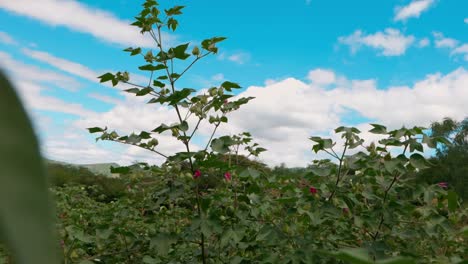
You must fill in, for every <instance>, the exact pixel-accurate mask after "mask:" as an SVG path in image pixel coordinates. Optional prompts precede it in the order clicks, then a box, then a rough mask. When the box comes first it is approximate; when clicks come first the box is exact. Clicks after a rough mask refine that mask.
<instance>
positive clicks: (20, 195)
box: [0, 72, 59, 264]
mask: <svg viewBox="0 0 468 264" xmlns="http://www.w3.org/2000/svg"><path fill="white" fill-rule="evenodd" d="M0 91H1V96H0V120H1V121H2V125H1V129H0V161H1V164H2V165H1V166H0V217H1V221H0V234H1V235H2V242H6V245H7V246H8V247H9V248H10V249H11V250H12V251H11V252H13V258H14V260H15V263H37V264H55V263H57V264H58V263H59V261H58V259H57V256H58V254H57V251H56V249H57V247H56V245H57V240H56V239H55V237H54V220H53V215H54V213H53V211H54V210H53V209H52V205H51V201H50V199H49V191H48V184H47V175H46V173H45V169H44V165H43V159H42V157H41V155H40V152H39V144H38V142H37V139H36V136H35V133H34V131H33V127H32V125H31V122H30V121H29V118H28V116H27V114H26V111H25V109H24V107H23V106H22V104H21V101H20V100H19V98H18V96H17V95H16V93H15V90H14V88H13V87H12V85H11V84H10V83H9V82H8V80H7V79H6V78H5V77H4V75H3V74H2V73H1V72H0Z"/></svg>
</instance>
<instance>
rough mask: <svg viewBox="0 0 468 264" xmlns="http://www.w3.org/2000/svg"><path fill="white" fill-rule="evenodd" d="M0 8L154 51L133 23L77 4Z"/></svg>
mask: <svg viewBox="0 0 468 264" xmlns="http://www.w3.org/2000/svg"><path fill="white" fill-rule="evenodd" d="M0 8H1V9H4V10H6V11H9V12H12V13H15V14H18V15H22V16H26V17H29V18H32V19H35V20H38V21H41V22H43V23H45V24H48V25H51V26H64V27H67V28H69V29H71V30H73V31H78V32H81V33H86V34H90V35H92V36H93V37H95V38H97V39H100V40H103V41H106V42H110V43H115V44H119V45H123V46H134V45H138V46H142V47H154V42H153V41H152V40H151V38H150V37H147V36H143V35H141V34H140V33H139V31H138V28H137V27H134V26H130V23H131V21H127V20H122V19H119V18H117V17H116V16H115V15H114V14H112V13H109V12H107V11H104V10H100V9H97V8H93V7H90V6H87V5H85V4H83V3H81V2H78V1H75V0H41V1H35V0H15V1H11V0H0ZM164 39H165V40H167V41H168V42H173V41H174V40H175V37H174V36H173V35H168V34H165V35H164Z"/></svg>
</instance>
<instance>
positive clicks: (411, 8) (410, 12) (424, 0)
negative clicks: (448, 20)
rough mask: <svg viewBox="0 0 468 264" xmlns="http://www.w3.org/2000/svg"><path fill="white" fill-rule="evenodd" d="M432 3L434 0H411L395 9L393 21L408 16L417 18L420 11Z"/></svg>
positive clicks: (402, 19)
mask: <svg viewBox="0 0 468 264" xmlns="http://www.w3.org/2000/svg"><path fill="white" fill-rule="evenodd" d="M432 4H434V0H413V1H412V2H411V3H409V4H408V5H406V6H403V7H397V8H396V9H395V18H394V20H395V21H405V20H407V19H409V18H412V17H415V18H418V17H419V16H420V15H421V13H422V12H424V11H426V10H427V9H429V7H430V6H431V5H432Z"/></svg>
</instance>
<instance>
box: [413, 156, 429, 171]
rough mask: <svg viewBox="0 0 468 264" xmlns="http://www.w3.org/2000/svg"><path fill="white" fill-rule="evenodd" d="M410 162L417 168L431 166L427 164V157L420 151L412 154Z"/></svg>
mask: <svg viewBox="0 0 468 264" xmlns="http://www.w3.org/2000/svg"><path fill="white" fill-rule="evenodd" d="M410 164H411V165H413V167H415V168H417V169H426V168H429V166H427V161H426V159H425V158H424V157H423V156H422V155H421V154H418V153H414V154H412V155H411V156H410Z"/></svg>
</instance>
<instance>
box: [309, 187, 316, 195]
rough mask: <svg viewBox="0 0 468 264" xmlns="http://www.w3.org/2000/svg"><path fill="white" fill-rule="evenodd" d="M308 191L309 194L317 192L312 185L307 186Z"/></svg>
mask: <svg viewBox="0 0 468 264" xmlns="http://www.w3.org/2000/svg"><path fill="white" fill-rule="evenodd" d="M309 192H310V193H311V194H316V193H317V189H315V188H314V187H310V188H309Z"/></svg>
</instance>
